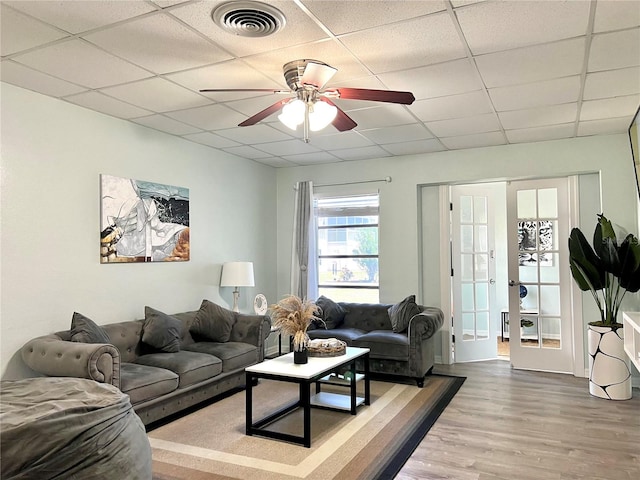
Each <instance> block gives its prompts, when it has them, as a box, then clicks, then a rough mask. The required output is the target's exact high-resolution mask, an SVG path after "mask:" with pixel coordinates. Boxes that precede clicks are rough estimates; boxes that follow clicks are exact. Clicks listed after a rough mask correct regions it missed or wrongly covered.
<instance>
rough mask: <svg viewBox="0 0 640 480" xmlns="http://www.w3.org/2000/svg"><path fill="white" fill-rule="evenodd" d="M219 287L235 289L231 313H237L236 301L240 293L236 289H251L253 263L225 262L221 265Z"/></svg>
mask: <svg viewBox="0 0 640 480" xmlns="http://www.w3.org/2000/svg"><path fill="white" fill-rule="evenodd" d="M220 286H221V287H235V290H234V291H233V311H234V312H239V311H240V309H239V308H238V299H239V298H240V292H239V291H238V287H253V286H255V283H254V280H253V262H226V263H225V264H224V265H222V278H221V279H220Z"/></svg>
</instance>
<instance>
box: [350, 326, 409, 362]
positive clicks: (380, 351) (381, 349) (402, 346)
mask: <svg viewBox="0 0 640 480" xmlns="http://www.w3.org/2000/svg"><path fill="white" fill-rule="evenodd" d="M353 344H354V346H355V347H360V348H368V349H369V350H371V351H370V352H369V356H370V357H371V358H383V359H388V360H401V361H408V360H409V337H407V335H406V334H404V333H394V332H391V331H389V330H373V331H372V332H368V333H365V334H364V335H362V336H360V337H359V338H357V339H356V340H355V341H354V342H353Z"/></svg>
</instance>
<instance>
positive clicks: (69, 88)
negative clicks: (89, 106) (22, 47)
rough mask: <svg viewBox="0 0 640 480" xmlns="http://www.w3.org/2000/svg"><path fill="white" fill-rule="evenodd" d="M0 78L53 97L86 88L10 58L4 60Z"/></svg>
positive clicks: (70, 93)
mask: <svg viewBox="0 0 640 480" xmlns="http://www.w3.org/2000/svg"><path fill="white" fill-rule="evenodd" d="M0 80H2V81H3V82H7V83H11V84H13V85H17V86H18V87H22V88H26V89H28V90H33V91H34V92H38V93H43V94H45V95H50V96H52V97H63V96H65V95H72V94H74V93H79V92H82V91H85V90H86V89H85V88H84V87H80V86H78V85H74V84H73V83H69V82H66V81H64V80H60V79H58V78H55V77H52V76H50V75H47V74H45V73H40V72H38V71H37V70H33V69H31V68H29V67H25V66H24V65H20V64H19V63H15V62H12V61H10V60H5V61H3V62H2V66H1V67H0Z"/></svg>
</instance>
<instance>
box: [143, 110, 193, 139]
mask: <svg viewBox="0 0 640 480" xmlns="http://www.w3.org/2000/svg"><path fill="white" fill-rule="evenodd" d="M132 122H135V123H139V124H140V125H144V126H145V127H151V128H154V129H156V130H161V131H163V132H167V133H171V134H172V135H185V134H188V133H196V132H200V130H199V129H197V128H195V127H192V126H191V125H186V124H184V123H181V122H177V121H175V120H173V119H171V118H167V117H165V116H164V115H150V116H148V117H141V118H136V119H133V120H132Z"/></svg>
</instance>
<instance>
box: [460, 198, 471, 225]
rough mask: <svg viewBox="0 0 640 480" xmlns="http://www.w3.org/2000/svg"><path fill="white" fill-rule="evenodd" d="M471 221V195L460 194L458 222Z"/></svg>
mask: <svg viewBox="0 0 640 480" xmlns="http://www.w3.org/2000/svg"><path fill="white" fill-rule="evenodd" d="M471 222H473V197H471V196H469V195H462V196H461V197H460V223H471Z"/></svg>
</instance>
